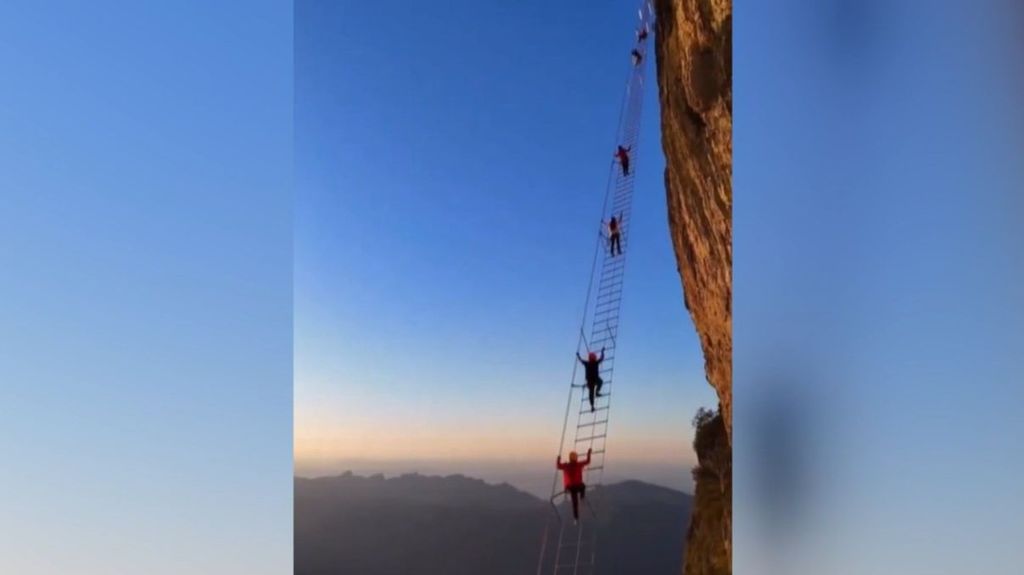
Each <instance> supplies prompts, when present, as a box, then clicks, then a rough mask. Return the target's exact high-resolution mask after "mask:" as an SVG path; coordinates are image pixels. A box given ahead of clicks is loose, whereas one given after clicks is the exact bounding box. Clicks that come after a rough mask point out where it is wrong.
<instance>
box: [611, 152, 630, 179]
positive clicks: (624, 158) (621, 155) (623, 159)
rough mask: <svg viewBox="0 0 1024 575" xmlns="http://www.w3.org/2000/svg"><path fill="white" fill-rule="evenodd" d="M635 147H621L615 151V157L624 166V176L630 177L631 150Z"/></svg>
mask: <svg viewBox="0 0 1024 575" xmlns="http://www.w3.org/2000/svg"><path fill="white" fill-rule="evenodd" d="M632 147H633V146H627V147H625V148H623V147H622V146H619V149H617V150H615V157H616V158H618V159H619V163H620V164H622V175H623V176H628V175H629V150H630V149H631V148H632Z"/></svg>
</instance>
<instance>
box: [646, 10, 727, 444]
mask: <svg viewBox="0 0 1024 575" xmlns="http://www.w3.org/2000/svg"><path fill="white" fill-rule="evenodd" d="M655 11H656V17H657V25H656V34H655V42H656V50H657V57H658V86H659V92H660V97H661V129H662V147H663V149H664V152H665V161H666V169H665V188H666V191H667V193H668V217H669V225H670V229H671V232H672V241H673V244H674V245H675V251H676V259H677V262H678V267H679V273H680V275H681V276H682V279H683V293H684V299H685V302H686V309H688V310H689V312H690V315H691V316H692V318H693V323H694V324H695V325H696V327H697V333H698V334H699V335H700V340H701V346H702V347H703V349H704V360H705V364H704V367H705V371H706V373H707V378H708V382H709V383H710V384H711V386H712V387H714V388H715V390H716V391H717V392H718V399H719V402H720V403H721V409H722V417H723V418H724V420H725V427H726V432H727V434H728V436H729V438H730V441H731V438H732V2H731V0H656V2H655Z"/></svg>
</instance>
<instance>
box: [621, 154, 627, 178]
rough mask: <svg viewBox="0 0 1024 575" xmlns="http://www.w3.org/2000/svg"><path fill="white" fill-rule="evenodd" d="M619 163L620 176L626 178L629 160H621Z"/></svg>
mask: <svg viewBox="0 0 1024 575" xmlns="http://www.w3.org/2000/svg"><path fill="white" fill-rule="evenodd" d="M621 162H622V175H623V176H628V175H629V160H627V159H625V158H623V159H622V160H621Z"/></svg>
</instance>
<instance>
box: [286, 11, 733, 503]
mask: <svg viewBox="0 0 1024 575" xmlns="http://www.w3.org/2000/svg"><path fill="white" fill-rule="evenodd" d="M295 14H296V15H295V47H296V52H295V177H296V215H295V217H296V221H295V246H294V248H295V457H296V472H297V473H299V474H317V473H325V472H330V471H341V470H344V469H346V468H350V467H354V468H357V469H361V470H365V471H371V470H373V468H374V467H375V466H376V467H379V468H380V470H381V471H384V470H387V471H393V472H401V471H422V470H424V469H427V470H429V471H433V472H444V471H445V470H449V471H452V472H454V471H460V470H462V469H465V464H466V463H467V462H475V463H481V462H485V463H491V464H493V465H494V466H496V468H501V469H505V470H508V471H507V473H508V474H509V475H515V473H514V471H515V468H516V466H517V465H519V466H521V467H522V469H524V470H525V469H527V468H537V469H539V470H540V472H541V473H542V474H543V475H545V476H546V475H548V474H549V473H550V470H549V469H548V468H547V467H546V466H547V463H546V460H547V459H549V458H550V459H553V458H554V456H555V454H556V452H557V446H558V437H559V433H560V431H561V425H562V421H563V414H564V409H565V398H566V391H567V387H566V386H567V383H568V379H569V376H570V374H571V369H572V367H573V364H572V362H573V351H574V348H575V344H576V333H577V332H576V330H577V329H578V326H579V320H580V315H581V313H582V303H583V301H582V300H583V296H584V291H585V289H586V282H587V279H588V275H589V272H590V263H591V256H592V249H593V244H594V234H595V233H596V229H597V225H598V221H599V219H600V207H601V201H602V198H603V194H604V189H605V182H606V177H607V173H608V166H609V162H610V161H611V153H612V149H613V147H614V141H613V139H614V138H613V136H614V128H615V122H616V118H617V117H618V110H619V106H620V102H621V98H622V93H623V88H624V81H625V79H626V72H627V69H628V66H629V50H630V48H631V46H632V43H633V35H632V34H633V29H634V27H635V24H636V3H635V2H633V1H632V0H631V1H628V2H600V3H595V4H592V5H589V8H588V9H586V10H579V9H573V8H572V7H571V6H569V5H562V6H553V5H551V4H550V3H545V2H540V1H529V2H517V3H493V2H490V3H488V2H474V1H471V0H460V1H458V2H453V3H451V4H449V6H448V8H447V9H445V10H441V9H439V8H438V7H437V6H436V5H432V4H429V3H418V4H417V3H414V4H409V3H404V4H403V5H402V6H401V9H398V7H397V6H396V7H395V9H394V10H389V9H388V6H387V3H385V4H384V5H383V6H382V5H376V4H374V5H370V4H365V3H363V4H359V3H336V2H326V1H303V2H298V3H297V5H296V13H295ZM382 14H387V15H388V16H387V17H386V18H382V17H381V15H382ZM648 65H650V66H651V67H650V68H649V70H648V74H649V76H648V77H649V80H651V81H650V82H649V84H648V90H647V94H646V100H645V110H644V114H645V115H644V120H643V131H642V136H641V140H640V144H639V148H640V154H639V157H638V159H637V160H638V171H637V178H636V194H635V200H634V201H635V204H634V220H633V224H634V225H633V238H632V245H631V253H630V254H629V257H630V263H629V273H628V277H627V280H626V292H625V297H624V302H623V306H624V307H623V315H622V323H621V336H620V338H621V340H620V344H619V348H620V349H619V359H618V362H617V364H616V383H617V388H616V389H617V390H621V391H620V392H619V395H618V396H617V397H616V401H615V403H614V410H613V416H612V417H613V420H612V423H611V429H610V434H611V435H610V437H609V440H608V449H609V470H608V471H609V474H610V475H612V476H616V475H617V476H621V477H627V476H639V477H638V478H640V479H648V480H652V481H656V482H659V483H663V484H664V483H666V482H672V480H671V478H672V477H674V476H675V474H676V473H678V483H677V484H676V485H675V486H677V487H684V484H686V483H688V481H689V473H686V472H685V470H686V469H688V468H689V467H690V466H691V465H692V464H693V456H692V451H691V448H690V442H691V439H692V433H691V429H690V420H691V418H692V416H693V414H694V412H695V411H696V410H697V408H698V407H700V406H713V405H715V403H716V399H715V396H714V393H713V392H712V390H711V389H710V387H709V386H708V385H707V383H706V381H705V378H704V373H703V359H702V357H701V354H700V348H699V342H698V340H697V338H696V334H695V332H694V328H693V326H692V323H691V322H690V319H689V316H688V315H687V313H686V311H685V308H684V306H683V301H682V290H681V286H680V281H679V276H678V274H677V271H676V263H675V260H674V255H673V252H672V245H671V241H670V238H669V234H668V225H667V217H666V213H665V201H664V195H665V192H664V187H663V175H662V174H663V169H664V160H663V156H662V152H661V146H660V132H659V119H658V106H657V94H656V90H654V89H653V87H654V83H653V69H654V66H653V62H648ZM659 466H660V467H661V468H662V469H663V470H664V469H671V470H673V471H671V472H670V473H667V474H666V473H664V472H662V473H661V474H660V475H659V474H658V473H656V472H653V471H651V469H652V468H657V467H659ZM502 473H506V472H502ZM656 476H657V477H656ZM492 478H494V479H499V478H500V473H499V477H492ZM666 478H668V479H666Z"/></svg>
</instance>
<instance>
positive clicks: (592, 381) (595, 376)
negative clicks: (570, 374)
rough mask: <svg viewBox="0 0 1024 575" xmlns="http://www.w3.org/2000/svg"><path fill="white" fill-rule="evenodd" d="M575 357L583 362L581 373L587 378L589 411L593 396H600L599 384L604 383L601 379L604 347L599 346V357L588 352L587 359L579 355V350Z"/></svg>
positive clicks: (591, 408) (591, 409) (592, 408)
mask: <svg viewBox="0 0 1024 575" xmlns="http://www.w3.org/2000/svg"><path fill="white" fill-rule="evenodd" d="M576 359H578V360H580V363H582V364H583V373H584V375H585V376H586V380H587V390H588V391H589V392H590V411H594V396H595V395H596V396H597V397H601V386H602V385H604V380H603V379H601V362H602V361H604V348H603V347H602V348H601V357H597V354H596V353H594V352H590V353H589V354H587V359H583V358H582V357H580V354H579V352H576Z"/></svg>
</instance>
